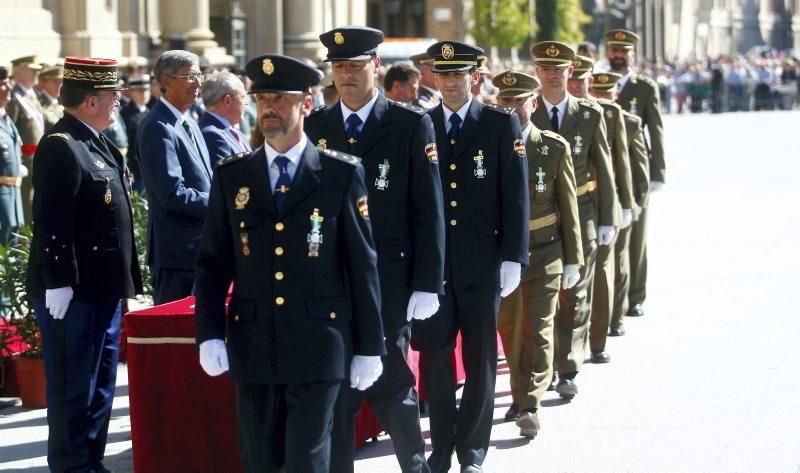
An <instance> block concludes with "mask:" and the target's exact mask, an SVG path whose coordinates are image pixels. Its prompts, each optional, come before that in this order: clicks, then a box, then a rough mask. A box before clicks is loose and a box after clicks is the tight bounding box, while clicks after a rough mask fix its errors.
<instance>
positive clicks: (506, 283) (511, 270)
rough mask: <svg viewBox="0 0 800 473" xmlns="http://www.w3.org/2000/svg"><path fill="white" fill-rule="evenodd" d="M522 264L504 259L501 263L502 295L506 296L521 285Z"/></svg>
mask: <svg viewBox="0 0 800 473" xmlns="http://www.w3.org/2000/svg"><path fill="white" fill-rule="evenodd" d="M521 277H522V265H521V264H519V263H514V262H513V261H503V263H502V264H501V265H500V297H506V296H507V295H509V294H511V293H512V292H514V289H516V288H517V286H519V280H520V278H521Z"/></svg>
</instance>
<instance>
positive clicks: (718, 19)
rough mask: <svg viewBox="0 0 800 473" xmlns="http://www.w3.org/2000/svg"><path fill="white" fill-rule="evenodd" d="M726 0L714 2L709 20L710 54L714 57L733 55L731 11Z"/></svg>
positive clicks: (715, 0)
mask: <svg viewBox="0 0 800 473" xmlns="http://www.w3.org/2000/svg"><path fill="white" fill-rule="evenodd" d="M726 3H727V2H726V1H725V0H714V2H713V4H712V7H711V13H710V17H709V20H708V26H709V28H710V32H709V43H708V53H709V54H710V55H712V56H718V55H720V54H731V53H732V52H733V47H732V44H731V11H730V9H729V8H727V7H728V6H727V5H726Z"/></svg>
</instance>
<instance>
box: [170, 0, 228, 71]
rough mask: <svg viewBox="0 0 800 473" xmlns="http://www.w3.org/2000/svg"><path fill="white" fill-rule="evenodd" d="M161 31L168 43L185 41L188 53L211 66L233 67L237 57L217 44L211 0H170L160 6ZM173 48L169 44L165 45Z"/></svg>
mask: <svg viewBox="0 0 800 473" xmlns="http://www.w3.org/2000/svg"><path fill="white" fill-rule="evenodd" d="M159 13H160V16H161V30H162V36H163V37H164V39H165V40H176V39H183V40H185V41H186V44H185V47H186V49H187V50H189V51H191V52H193V53H195V54H197V55H199V56H201V57H204V58H205V59H207V60H208V61H209V62H210V63H211V64H215V65H229V64H233V56H230V55H228V54H227V53H226V51H225V48H223V47H220V46H219V44H217V42H216V41H214V33H213V32H212V31H211V28H210V27H209V18H210V13H209V0H169V1H164V2H161V3H160V11H159ZM163 47H165V48H166V47H169V44H166V45H163Z"/></svg>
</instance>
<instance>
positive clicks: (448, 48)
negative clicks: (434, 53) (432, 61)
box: [442, 44, 455, 59]
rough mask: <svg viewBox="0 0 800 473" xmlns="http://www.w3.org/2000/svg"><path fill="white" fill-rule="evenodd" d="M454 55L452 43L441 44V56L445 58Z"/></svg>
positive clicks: (451, 57) (450, 57)
mask: <svg viewBox="0 0 800 473" xmlns="http://www.w3.org/2000/svg"><path fill="white" fill-rule="evenodd" d="M453 56H455V51H453V45H451V44H443V45H442V57H443V58H445V59H453Z"/></svg>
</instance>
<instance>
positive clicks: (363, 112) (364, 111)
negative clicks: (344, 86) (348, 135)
mask: <svg viewBox="0 0 800 473" xmlns="http://www.w3.org/2000/svg"><path fill="white" fill-rule="evenodd" d="M378 95H380V92H378V91H377V90H376V91H375V96H374V97H372V100H370V101H369V102H367V104H366V105H364V106H363V107H361V108H360V109H358V111H354V110H350V109H349V108H348V107H347V105H345V104H344V102H342V101H341V100H340V101H339V103H340V104H342V120H343V122H342V123H344V126H345V128H347V119H348V118H350V115H352V114H354V113H355V114H356V115H358V118H360V119H361V124H360V125H358V132H359V133H361V129H362V128H364V124H365V123H367V118H369V113H370V112H371V111H372V107H374V106H375V102H377V101H378Z"/></svg>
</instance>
